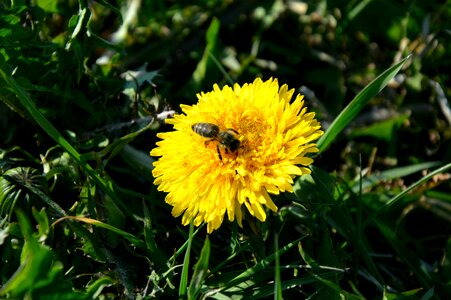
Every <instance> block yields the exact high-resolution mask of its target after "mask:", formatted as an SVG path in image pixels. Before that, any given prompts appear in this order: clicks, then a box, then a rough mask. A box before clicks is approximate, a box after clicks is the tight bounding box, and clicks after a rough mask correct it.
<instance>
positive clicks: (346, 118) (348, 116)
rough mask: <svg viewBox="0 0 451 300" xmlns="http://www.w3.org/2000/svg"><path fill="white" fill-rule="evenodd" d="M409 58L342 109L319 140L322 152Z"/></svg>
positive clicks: (388, 71)
mask: <svg viewBox="0 0 451 300" xmlns="http://www.w3.org/2000/svg"><path fill="white" fill-rule="evenodd" d="M409 58H410V55H409V56H407V57H405V58H404V59H403V60H401V61H400V62H398V63H397V64H395V65H393V66H391V67H390V68H388V69H387V70H385V71H384V72H383V73H382V74H380V75H379V76H378V77H377V78H376V79H374V80H373V81H372V82H370V83H369V84H368V85H367V86H366V87H365V88H364V89H363V90H362V91H360V93H358V94H357V96H355V98H354V99H353V100H352V101H351V103H349V104H348V106H346V107H345V108H344V109H343V110H342V111H341V113H340V114H339V115H338V117H337V118H336V119H335V120H334V121H333V122H332V124H331V125H330V127H329V128H328V129H327V131H326V132H325V133H324V135H323V136H322V137H321V138H320V139H319V140H318V143H317V145H318V148H319V150H320V153H321V152H323V151H324V150H326V149H327V147H329V145H330V144H331V143H332V142H333V141H334V140H335V138H336V137H337V136H338V134H339V133H340V132H341V131H342V130H343V129H344V128H345V127H346V125H348V124H349V122H351V121H352V120H353V119H354V118H355V117H356V116H357V115H358V113H359V112H360V111H361V110H362V108H363V107H365V105H367V104H368V102H369V101H370V100H371V99H372V98H373V97H374V96H376V95H377V94H378V93H379V92H380V91H381V90H382V89H383V88H384V87H385V86H386V85H387V84H388V82H389V81H390V80H391V79H392V78H393V77H395V75H396V74H397V73H398V72H399V70H400V69H401V68H402V66H403V65H404V63H405V62H406V61H407V59H409Z"/></svg>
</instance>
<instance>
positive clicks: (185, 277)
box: [179, 222, 194, 298]
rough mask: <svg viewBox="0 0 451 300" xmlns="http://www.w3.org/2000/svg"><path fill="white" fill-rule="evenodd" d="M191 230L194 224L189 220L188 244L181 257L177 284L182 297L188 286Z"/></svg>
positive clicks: (191, 240)
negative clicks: (180, 271)
mask: <svg viewBox="0 0 451 300" xmlns="http://www.w3.org/2000/svg"><path fill="white" fill-rule="evenodd" d="M193 231H194V225H193V223H192V222H191V223H190V225H189V236H188V241H187V242H188V246H187V248H186V252H185V257H184V259H183V268H182V275H181V279H180V284H179V297H180V298H184V297H185V296H186V294H187V286H188V271H189V259H190V254H191V245H192V242H193Z"/></svg>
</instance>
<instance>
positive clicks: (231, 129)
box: [227, 128, 239, 134]
mask: <svg viewBox="0 0 451 300" xmlns="http://www.w3.org/2000/svg"><path fill="white" fill-rule="evenodd" d="M227 130H230V131H233V132H235V133H236V134H239V133H238V131H236V130H235V129H233V128H227Z"/></svg>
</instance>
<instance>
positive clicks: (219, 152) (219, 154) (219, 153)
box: [216, 145, 222, 161]
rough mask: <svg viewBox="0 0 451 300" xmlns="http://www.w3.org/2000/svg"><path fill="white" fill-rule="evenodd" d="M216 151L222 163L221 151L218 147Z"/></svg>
mask: <svg viewBox="0 0 451 300" xmlns="http://www.w3.org/2000/svg"><path fill="white" fill-rule="evenodd" d="M216 150H217V151H218V156H219V159H220V160H221V161H222V155H221V149H219V145H216Z"/></svg>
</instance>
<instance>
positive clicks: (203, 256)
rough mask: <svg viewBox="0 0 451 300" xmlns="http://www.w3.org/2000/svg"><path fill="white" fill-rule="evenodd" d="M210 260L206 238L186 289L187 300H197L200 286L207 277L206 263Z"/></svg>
mask: <svg viewBox="0 0 451 300" xmlns="http://www.w3.org/2000/svg"><path fill="white" fill-rule="evenodd" d="M209 259H210V240H209V239H208V236H207V237H206V239H205V242H204V246H203V247H202V251H201V252H200V257H199V260H198V261H197V263H196V266H195V267H194V273H193V276H192V277H191V282H190V285H189V287H188V299H197V296H198V295H199V294H200V292H201V288H202V284H203V282H204V280H205V278H206V277H207V273H208V261H209Z"/></svg>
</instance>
